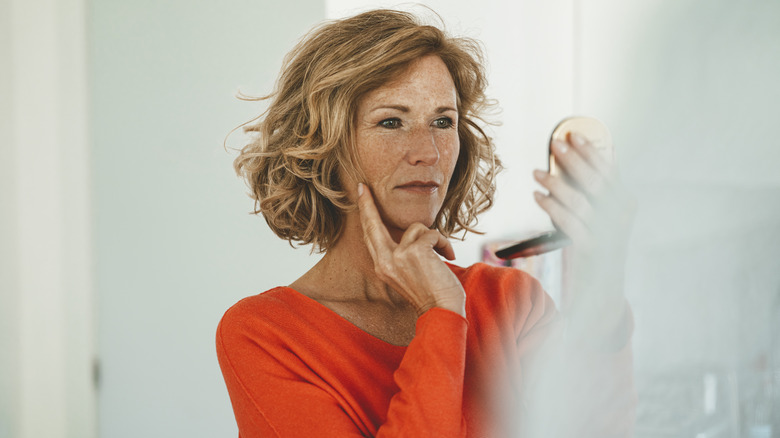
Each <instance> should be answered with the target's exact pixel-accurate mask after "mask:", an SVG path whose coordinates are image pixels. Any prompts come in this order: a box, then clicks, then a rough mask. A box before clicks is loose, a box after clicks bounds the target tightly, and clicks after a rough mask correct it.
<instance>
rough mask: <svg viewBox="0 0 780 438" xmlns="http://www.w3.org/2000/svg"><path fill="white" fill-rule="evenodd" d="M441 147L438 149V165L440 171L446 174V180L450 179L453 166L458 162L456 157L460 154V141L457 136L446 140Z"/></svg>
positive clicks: (453, 169)
mask: <svg viewBox="0 0 780 438" xmlns="http://www.w3.org/2000/svg"><path fill="white" fill-rule="evenodd" d="M441 146H443V147H441ZM441 146H440V149H439V154H440V155H439V164H440V165H441V166H442V171H443V172H445V173H446V175H447V178H450V177H451V176H452V172H454V171H455V165H456V164H457V162H458V155H459V153H460V141H459V139H458V136H457V135H456V136H454V138H448V139H447V141H446V142H445V143H444V144H441Z"/></svg>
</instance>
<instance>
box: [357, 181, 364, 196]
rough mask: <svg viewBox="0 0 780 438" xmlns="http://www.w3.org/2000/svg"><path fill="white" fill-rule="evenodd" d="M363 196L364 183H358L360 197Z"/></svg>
mask: <svg viewBox="0 0 780 438" xmlns="http://www.w3.org/2000/svg"><path fill="white" fill-rule="evenodd" d="M361 196H363V183H358V197H361Z"/></svg>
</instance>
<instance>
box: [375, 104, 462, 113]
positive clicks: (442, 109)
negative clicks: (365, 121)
mask: <svg viewBox="0 0 780 438" xmlns="http://www.w3.org/2000/svg"><path fill="white" fill-rule="evenodd" d="M380 109H394V110H398V111H401V112H402V113H408V112H409V111H410V109H409V107H408V106H405V105H379V106H378V107H375V108H372V109H371V112H374V111H377V110H380ZM447 111H454V112H456V113H457V112H458V110H457V109H455V108H453V107H451V106H440V107H438V108H436V113H437V114H441V113H444V112H447Z"/></svg>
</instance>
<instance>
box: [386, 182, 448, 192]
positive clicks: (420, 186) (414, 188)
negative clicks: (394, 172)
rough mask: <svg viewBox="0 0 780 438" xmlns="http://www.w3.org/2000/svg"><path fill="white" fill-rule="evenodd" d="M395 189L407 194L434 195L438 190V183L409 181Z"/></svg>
mask: <svg viewBox="0 0 780 438" xmlns="http://www.w3.org/2000/svg"><path fill="white" fill-rule="evenodd" d="M396 188H397V189H401V190H405V191H409V192H417V193H434V192H435V191H436V190H438V189H439V183H437V182H435V181H409V182H407V183H403V184H401V185H398V186H396Z"/></svg>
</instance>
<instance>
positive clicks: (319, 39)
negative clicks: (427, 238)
mask: <svg viewBox="0 0 780 438" xmlns="http://www.w3.org/2000/svg"><path fill="white" fill-rule="evenodd" d="M426 55H436V56H438V57H440V58H441V59H442V61H444V64H445V65H446V66H447V69H448V70H449V72H450V74H451V75H452V79H453V82H454V83H455V88H456V91H457V106H458V108H457V109H458V113H459V120H460V123H458V135H459V138H460V152H459V156H458V161H457V164H456V166H455V170H454V173H453V176H452V178H451V181H450V186H449V188H448V191H447V195H446V197H445V200H444V203H443V205H442V208H441V210H440V212H439V214H438V215H437V217H436V219H435V221H434V224H433V228H435V229H437V230H438V231H440V232H441V233H442V234H444V235H445V236H448V237H451V236H453V234H455V233H458V232H460V231H463V232H464V233H465V232H466V231H470V232H476V233H479V232H478V231H476V230H475V229H474V226H475V225H476V222H477V216H478V215H479V214H480V213H482V212H483V211H485V210H487V209H488V208H490V207H491V206H492V204H493V194H494V192H495V175H496V173H497V172H498V171H499V170H500V169H501V163H500V161H499V159H498V158H497V157H496V155H495V147H494V145H493V142H492V140H491V139H490V138H489V137H488V136H487V135H486V134H485V132H484V131H483V129H482V128H481V127H480V124H484V123H486V122H485V121H484V120H483V119H482V118H481V114H482V113H483V112H484V111H485V110H486V109H487V108H488V107H490V106H491V102H489V101H488V99H487V98H486V97H485V87H486V86H487V81H486V77H485V71H484V67H483V55H482V51H481V49H480V46H479V44H478V43H477V42H476V41H475V40H472V39H468V38H454V37H450V36H448V35H447V34H445V33H444V32H443V31H442V30H440V29H439V28H437V27H435V26H431V25H426V24H423V23H421V22H419V21H418V19H417V18H416V17H415V16H414V15H412V14H410V13H407V12H400V11H393V10H385V9H380V10H373V11H368V12H364V13H361V14H359V15H356V16H354V17H351V18H346V19H342V20H335V21H330V22H326V23H324V24H323V25H321V26H319V27H316V28H314V29H313V30H312V31H311V32H309V33H308V34H307V35H306V36H304V38H303V39H302V40H301V41H300V42H299V43H298V44H297V45H296V46H295V47H294V48H293V49H292V51H291V52H290V53H289V54H287V56H286V57H285V60H284V63H283V67H282V70H281V73H280V75H279V78H278V80H277V83H276V87H275V90H274V92H273V93H272V94H270V95H267V96H264V97H259V98H246V100H257V101H259V100H270V104H269V106H268V108H267V110H266V111H265V112H264V113H263V114H262V115H261V116H259V117H258V118H256V119H254V120H252V121H250V122H248V123H247V124H245V125H244V130H245V131H246V132H249V133H251V134H252V135H253V139H252V141H251V142H250V143H249V144H247V145H246V146H245V147H244V148H243V149H242V150H241V152H240V154H239V156H238V157H237V158H236V160H235V162H234V167H235V170H236V172H237V173H238V174H239V176H241V177H242V178H244V179H245V181H246V183H247V185H248V186H249V188H250V189H251V194H250V196H251V197H252V198H253V199H254V201H255V207H254V211H253V213H255V214H260V213H262V215H263V217H264V218H265V220H266V222H267V223H268V225H269V226H270V227H271V230H273V232H274V233H276V235H278V236H279V237H281V238H283V239H287V240H288V241H289V242H290V244H293V242H298V243H300V244H304V245H305V244H313V245H314V247H313V249H316V250H318V251H320V252H322V251H327V250H328V249H329V248H330V247H332V245H333V244H334V243H335V242H336V240H338V238H339V236H340V234H341V232H342V229H343V223H344V213H345V212H347V211H350V210H351V209H353V208H355V206H354V205H353V204H352V203H351V202H350V201H349V200H348V199H347V194H346V191H345V190H344V188H343V187H342V186H341V175H342V172H345V173H346V174H347V175H349V176H351V177H352V179H353V180H354V181H364V180H365V179H364V178H363V177H362V175H363V173H362V171H361V169H360V165H359V163H358V160H357V153H356V147H355V144H354V117H355V113H356V110H357V104H358V101H359V99H360V98H361V96H363V95H364V94H365V93H367V92H369V91H371V90H374V89H376V88H379V87H380V86H382V85H384V84H387V83H388V82H391V81H392V80H393V79H394V78H395V77H397V76H398V75H399V74H400V73H401V72H403V71H404V69H406V68H407V67H408V66H409V64H410V63H411V62H412V61H414V60H415V59H418V58H420V57H423V56H426Z"/></svg>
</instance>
